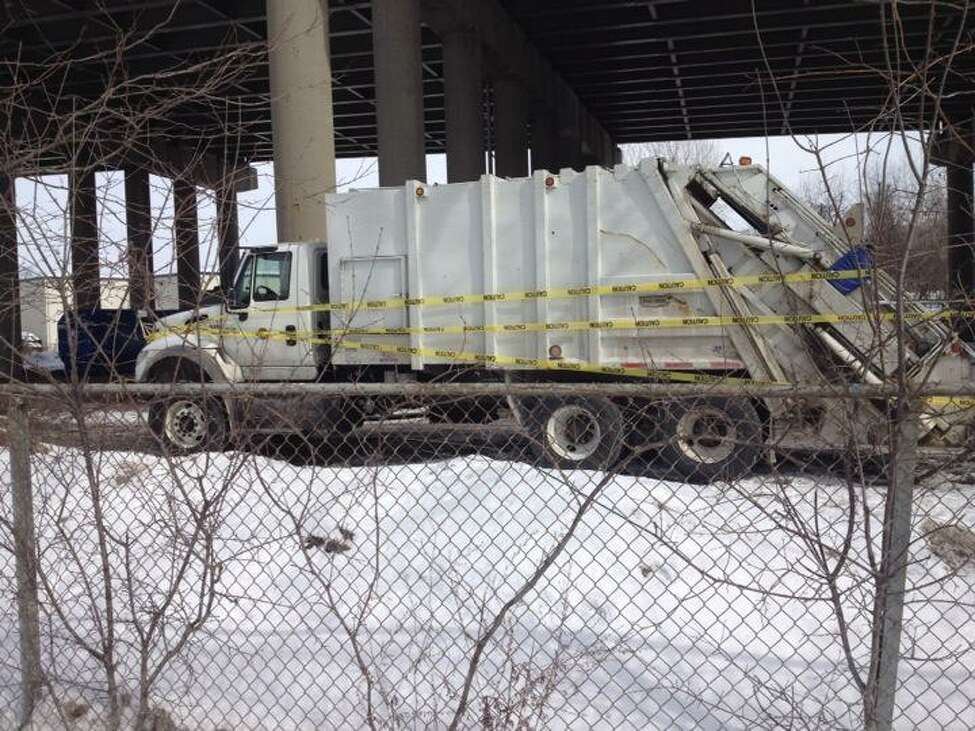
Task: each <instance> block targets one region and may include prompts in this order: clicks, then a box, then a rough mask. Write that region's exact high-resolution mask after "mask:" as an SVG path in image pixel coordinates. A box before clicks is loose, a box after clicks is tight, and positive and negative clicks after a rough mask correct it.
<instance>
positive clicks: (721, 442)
mask: <svg viewBox="0 0 975 731" xmlns="http://www.w3.org/2000/svg"><path fill="white" fill-rule="evenodd" d="M659 425H660V430H661V432H662V435H661V436H662V437H663V440H664V442H665V444H664V446H662V447H661V448H660V452H659V460H660V462H661V464H662V466H663V467H665V468H667V469H669V470H670V471H672V472H673V473H675V475H676V476H677V477H680V478H683V479H686V480H690V481H692V482H711V481H713V480H719V479H724V480H733V479H735V478H738V477H742V476H743V475H746V474H748V472H750V471H751V469H752V467H753V466H754V465H755V463H756V462H757V461H758V458H759V456H760V455H761V449H762V425H761V422H760V420H759V418H758V413H757V412H756V411H755V407H754V406H752V404H751V403H750V402H749V401H748V400H747V399H741V398H699V399H687V400H684V399H678V400H675V401H673V402H670V403H667V404H666V405H664V406H663V407H661V414H660V421H659Z"/></svg>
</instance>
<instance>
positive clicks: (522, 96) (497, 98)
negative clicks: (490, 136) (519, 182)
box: [494, 77, 528, 178]
mask: <svg viewBox="0 0 975 731" xmlns="http://www.w3.org/2000/svg"><path fill="white" fill-rule="evenodd" d="M527 107H528V98H527V95H526V93H525V89H524V87H523V86H522V84H521V82H519V81H518V80H517V79H512V78H508V77H502V78H498V79H495V80H494V166H495V173H496V174H497V175H500V176H501V177H504V178H522V177H524V176H526V175H528V108H527Z"/></svg>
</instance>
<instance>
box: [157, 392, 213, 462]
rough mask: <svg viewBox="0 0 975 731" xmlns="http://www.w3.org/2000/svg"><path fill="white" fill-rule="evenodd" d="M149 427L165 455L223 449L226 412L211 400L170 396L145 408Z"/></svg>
mask: <svg viewBox="0 0 975 731" xmlns="http://www.w3.org/2000/svg"><path fill="white" fill-rule="evenodd" d="M149 427H150V428H151V429H152V433H153V434H154V435H155V436H156V438H157V439H158V440H159V441H160V443H161V444H162V446H163V448H164V449H165V450H166V451H167V453H169V454H193V453H195V452H210V451H220V450H222V449H224V448H225V447H226V446H227V433H228V424H227V412H226V410H225V409H224V405H223V402H222V401H221V400H220V399H219V398H217V397H215V396H203V397H201V396H173V397H170V398H167V399H165V400H164V401H160V402H156V403H153V404H151V405H150V406H149Z"/></svg>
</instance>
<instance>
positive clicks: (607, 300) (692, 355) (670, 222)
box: [328, 163, 744, 370]
mask: <svg viewBox="0 0 975 731" xmlns="http://www.w3.org/2000/svg"><path fill="white" fill-rule="evenodd" d="M546 181H548V183H549V184H546ZM421 191H422V194H420V192H421ZM328 231H329V259H330V265H329V289H330V294H331V298H332V299H333V300H335V301H341V302H359V301H362V300H375V299H380V298H388V297H410V298H419V297H424V296H427V295H436V296H451V295H470V294H485V293H487V294H491V293H509V292H524V291H537V292H548V291H551V290H553V289H557V288H576V287H583V286H586V285H595V286H599V285H631V284H641V283H646V282H654V281H662V280H673V279H677V278H694V277H696V276H698V275H699V272H698V269H699V267H698V266H696V262H693V261H691V260H690V258H689V256H688V251H689V250H692V251H697V244H696V242H695V241H694V239H693V237H692V235H691V232H690V230H689V228H688V226H687V225H686V223H684V222H683V221H682V219H681V217H680V212H679V211H678V210H677V207H676V206H675V205H674V202H673V199H672V198H671V197H670V195H669V194H668V193H667V191H666V189H665V188H664V183H663V181H662V180H661V178H660V176H659V174H658V173H657V172H656V170H655V168H654V166H653V165H652V163H648V164H647V165H646V166H645V167H644V168H641V169H632V168H628V167H624V166H620V167H619V168H618V169H617V170H616V171H612V170H606V169H604V168H599V167H590V168H588V169H587V170H586V171H585V172H582V173H576V172H574V171H565V172H563V173H562V174H561V175H559V176H553V175H549V174H547V173H542V172H539V173H536V174H535V175H534V176H532V177H531V178H520V179H500V178H496V177H494V176H490V175H485V176H483V177H482V178H481V180H480V181H478V182H471V183H456V184H451V185H424V184H421V183H415V182H410V183H407V184H406V185H405V186H402V187H399V188H385V189H379V190H367V191H356V192H351V193H345V194H340V195H333V196H329V199H328ZM707 276H712V275H711V274H710V273H708V275H707ZM712 299H713V298H710V297H709V296H708V293H707V292H704V291H688V292H680V291H675V292H673V293H667V292H663V293H659V294H646V295H637V294H622V295H619V296H591V297H567V298H537V299H523V300H520V301H514V302H507V301H491V302H484V303H479V304H473V305H471V304H455V305H439V306H414V307H410V308H408V309H407V310H405V311H404V310H368V309H361V310H356V311H353V312H351V313H342V312H340V313H335V314H334V315H333V317H332V326H333V327H335V328H344V327H353V328H356V327H358V328H362V327H370V328H375V327H410V328H414V329H415V328H426V327H436V326H456V325H458V324H464V325H469V326H481V325H488V326H491V325H495V326H497V325H517V324H519V323H556V322H569V321H580V320H586V321H601V320H608V319H612V318H627V317H638V318H650V317H687V316H690V315H697V314H709V315H710V314H721V309H720V301H718V302H715V301H712ZM357 339H362V340H365V341H375V342H383V343H396V344H409V345H410V346H412V347H414V348H417V349H421V350H428V349H430V348H434V349H437V348H443V349H450V350H462V351H471V352H476V353H484V354H487V355H489V356H497V355H501V356H509V357H520V358H526V359H542V360H545V359H548V358H549V349H550V348H551V347H552V346H553V345H558V346H559V347H560V348H561V351H562V357H563V358H564V359H565V360H566V361H569V362H571V361H574V360H575V361H583V362H590V363H600V364H605V365H632V366H643V365H645V364H646V363H647V359H648V355H650V354H651V353H652V356H651V357H652V360H653V362H654V363H655V365H656V366H657V367H660V368H670V367H679V368H682V369H687V368H690V369H702V370H709V369H710V370H726V369H742V368H744V364H743V363H742V362H741V361H740V360H739V358H738V355H737V353H736V352H735V348H734V345H733V343H732V341H731V339H730V338H729V337H728V333H727V331H726V330H725V331H722V330H721V329H718V328H703V329H701V328H699V329H695V330H689V331H684V332H681V331H674V330H670V331H668V330H660V331H656V332H653V333H649V332H640V331H635V330H630V331H600V330H590V331H575V332H556V331H552V332H532V333H523V332H517V331H515V332H510V333H506V332H501V333H497V332H488V333H476V332H475V333H465V334H454V335H442V334H433V335H428V334H423V333H418V332H413V333H412V334H410V335H406V336H371V337H370V336H361V337H359V336H357ZM648 348H649V349H650V350H649V352H648ZM334 360H335V362H336V363H341V364H362V363H370V362H376V361H377V360H378V361H382V362H401V363H408V364H410V365H411V366H412V367H413V368H414V369H417V370H419V369H423V368H425V367H428V366H430V365H433V364H448V363H450V362H451V361H450V360H449V359H445V358H437V357H431V356H429V355H425V354H422V353H421V354H417V355H414V356H412V357H404V356H401V355H395V354H377V353H374V352H371V351H364V350H351V349H341V348H340V349H338V350H337V351H336V353H335V355H334Z"/></svg>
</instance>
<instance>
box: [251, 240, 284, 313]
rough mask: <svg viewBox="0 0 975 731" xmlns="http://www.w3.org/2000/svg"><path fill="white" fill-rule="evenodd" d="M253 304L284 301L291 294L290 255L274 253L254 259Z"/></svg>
mask: <svg viewBox="0 0 975 731" xmlns="http://www.w3.org/2000/svg"><path fill="white" fill-rule="evenodd" d="M254 258H255V259H256V260H257V262H256V268H255V270H254V289H253V298H254V301H255V302H273V301H276V300H286V299H288V296H289V295H290V293H291V254H286V253H280V252H275V253H273V254H260V255H259V256H256V257H254Z"/></svg>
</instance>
